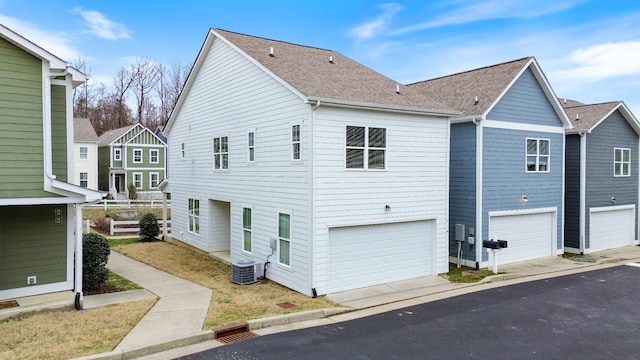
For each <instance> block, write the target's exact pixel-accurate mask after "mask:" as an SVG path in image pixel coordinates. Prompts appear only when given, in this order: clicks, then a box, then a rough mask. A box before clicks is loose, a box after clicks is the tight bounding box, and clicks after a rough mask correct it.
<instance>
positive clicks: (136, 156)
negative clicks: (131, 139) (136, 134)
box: [133, 149, 142, 163]
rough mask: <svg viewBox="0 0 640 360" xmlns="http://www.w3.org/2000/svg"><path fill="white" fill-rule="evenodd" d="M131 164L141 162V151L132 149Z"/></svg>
mask: <svg viewBox="0 0 640 360" xmlns="http://www.w3.org/2000/svg"><path fill="white" fill-rule="evenodd" d="M133 162H134V163H141V162H142V149H133Z"/></svg>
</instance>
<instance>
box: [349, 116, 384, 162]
mask: <svg viewBox="0 0 640 360" xmlns="http://www.w3.org/2000/svg"><path fill="white" fill-rule="evenodd" d="M386 151H387V129H385V128H377V127H368V126H347V131H346V158H345V166H346V168H347V169H363V170H384V169H385V158H386V156H385V155H386Z"/></svg>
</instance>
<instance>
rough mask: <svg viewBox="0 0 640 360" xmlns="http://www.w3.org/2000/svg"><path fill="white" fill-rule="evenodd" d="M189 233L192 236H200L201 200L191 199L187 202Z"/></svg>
mask: <svg viewBox="0 0 640 360" xmlns="http://www.w3.org/2000/svg"><path fill="white" fill-rule="evenodd" d="M187 217H188V225H187V227H188V231H189V232H190V233H192V234H197V235H199V234H200V200H198V199H191V198H189V200H188V201H187Z"/></svg>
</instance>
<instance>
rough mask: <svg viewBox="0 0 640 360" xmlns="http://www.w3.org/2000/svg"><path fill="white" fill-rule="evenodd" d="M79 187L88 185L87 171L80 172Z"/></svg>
mask: <svg viewBox="0 0 640 360" xmlns="http://www.w3.org/2000/svg"><path fill="white" fill-rule="evenodd" d="M80 187H83V188H86V187H89V173H86V172H81V173H80Z"/></svg>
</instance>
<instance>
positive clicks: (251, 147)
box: [247, 130, 256, 163]
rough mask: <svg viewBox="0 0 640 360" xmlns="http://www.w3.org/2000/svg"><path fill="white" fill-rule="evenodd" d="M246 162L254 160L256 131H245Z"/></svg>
mask: <svg viewBox="0 0 640 360" xmlns="http://www.w3.org/2000/svg"><path fill="white" fill-rule="evenodd" d="M247 162H249V163H255V162H256V131H255V130H249V131H247Z"/></svg>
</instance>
